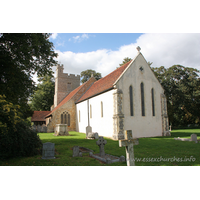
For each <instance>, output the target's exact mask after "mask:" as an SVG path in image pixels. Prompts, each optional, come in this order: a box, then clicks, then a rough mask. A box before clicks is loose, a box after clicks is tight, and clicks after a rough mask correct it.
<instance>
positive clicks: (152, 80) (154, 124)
mask: <svg viewBox="0 0 200 200" xmlns="http://www.w3.org/2000/svg"><path fill="white" fill-rule="evenodd" d="M140 67H143V70H142V71H141V70H140V69H139V68H140ZM141 82H143V84H144V100H145V116H142V114H141V113H142V112H141V90H140V84H141ZM130 86H132V87H133V116H131V115H130V95H129V87H130ZM117 88H119V89H121V90H122V91H123V112H124V117H125V118H124V129H125V130H132V133H133V137H136V138H139V137H153V136H162V120H161V102H160V94H161V93H163V89H162V87H161V85H160V83H159V82H158V80H157V79H156V77H155V76H154V74H153V72H152V71H151V69H150V68H149V66H148V64H147V63H146V61H145V60H144V58H143V56H142V55H139V56H138V57H137V59H136V60H135V61H134V62H133V63H132V65H131V66H130V68H129V69H128V70H127V71H126V72H125V73H124V75H123V76H122V77H121V79H120V80H119V81H118V83H117ZM152 88H154V100H155V116H153V115H152V97H151V89H152Z"/></svg>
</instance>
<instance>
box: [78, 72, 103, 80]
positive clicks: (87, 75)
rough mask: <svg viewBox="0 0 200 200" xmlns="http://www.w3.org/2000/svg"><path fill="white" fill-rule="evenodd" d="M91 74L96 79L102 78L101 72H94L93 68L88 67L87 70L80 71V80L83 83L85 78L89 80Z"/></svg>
mask: <svg viewBox="0 0 200 200" xmlns="http://www.w3.org/2000/svg"><path fill="white" fill-rule="evenodd" d="M91 76H94V78H95V79H96V80H99V79H101V78H102V77H101V73H99V72H96V71H95V70H91V69H88V70H85V71H82V72H81V82H82V83H85V82H86V81H87V80H89V78H90V77H91Z"/></svg>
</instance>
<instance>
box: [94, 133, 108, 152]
mask: <svg viewBox="0 0 200 200" xmlns="http://www.w3.org/2000/svg"><path fill="white" fill-rule="evenodd" d="M96 144H97V145H98V146H99V151H100V152H99V154H100V156H105V151H104V145H105V144H107V141H106V140H104V139H103V137H102V136H100V137H99V139H98V140H97V141H96Z"/></svg>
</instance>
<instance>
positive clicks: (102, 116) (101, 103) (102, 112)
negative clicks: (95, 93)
mask: <svg viewBox="0 0 200 200" xmlns="http://www.w3.org/2000/svg"><path fill="white" fill-rule="evenodd" d="M101 117H103V102H102V101H101Z"/></svg>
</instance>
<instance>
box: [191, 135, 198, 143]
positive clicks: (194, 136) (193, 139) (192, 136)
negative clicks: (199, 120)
mask: <svg viewBox="0 0 200 200" xmlns="http://www.w3.org/2000/svg"><path fill="white" fill-rule="evenodd" d="M191 140H192V141H194V142H195V143H197V134H192V135H191Z"/></svg>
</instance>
